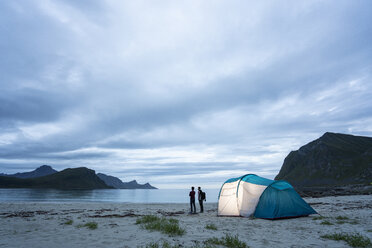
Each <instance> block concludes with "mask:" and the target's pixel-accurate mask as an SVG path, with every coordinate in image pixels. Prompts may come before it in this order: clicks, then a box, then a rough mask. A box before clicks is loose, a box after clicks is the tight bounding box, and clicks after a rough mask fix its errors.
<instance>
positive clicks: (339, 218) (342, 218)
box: [336, 215, 349, 220]
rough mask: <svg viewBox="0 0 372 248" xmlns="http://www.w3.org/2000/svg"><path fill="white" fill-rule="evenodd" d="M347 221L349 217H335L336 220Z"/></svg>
mask: <svg viewBox="0 0 372 248" xmlns="http://www.w3.org/2000/svg"><path fill="white" fill-rule="evenodd" d="M348 219H349V217H346V216H341V215H339V216H337V217H336V220H348Z"/></svg>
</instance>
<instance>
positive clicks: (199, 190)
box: [198, 187, 206, 213]
mask: <svg viewBox="0 0 372 248" xmlns="http://www.w3.org/2000/svg"><path fill="white" fill-rule="evenodd" d="M198 200H199V205H200V213H203V212H204V207H203V201H206V197H205V192H203V191H202V190H201V188H200V187H198Z"/></svg>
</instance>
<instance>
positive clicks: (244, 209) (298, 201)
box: [218, 174, 317, 219]
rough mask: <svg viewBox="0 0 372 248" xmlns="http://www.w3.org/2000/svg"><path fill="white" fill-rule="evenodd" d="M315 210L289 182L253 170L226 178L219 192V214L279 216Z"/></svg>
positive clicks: (294, 215) (262, 216) (284, 216)
mask: <svg viewBox="0 0 372 248" xmlns="http://www.w3.org/2000/svg"><path fill="white" fill-rule="evenodd" d="M316 213H317V212H316V211H315V210H314V209H313V208H312V207H310V205H309V204H307V203H306V202H305V201H304V200H303V199H302V198H301V196H300V195H299V194H298V193H297V192H296V191H295V190H294V189H293V187H292V185H290V184H289V183H288V182H286V181H274V180H270V179H266V178H263V177H259V176H257V175H254V174H247V175H244V176H242V177H238V178H231V179H229V180H227V181H226V182H225V183H224V184H223V185H222V187H221V190H220V193H219V196H218V215H219V216H243V217H249V216H252V215H253V216H254V217H256V218H263V219H281V218H293V217H300V216H308V215H309V214H316Z"/></svg>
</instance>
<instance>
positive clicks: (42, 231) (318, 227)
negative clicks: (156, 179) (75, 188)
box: [0, 195, 372, 248]
mask: <svg viewBox="0 0 372 248" xmlns="http://www.w3.org/2000/svg"><path fill="white" fill-rule="evenodd" d="M305 200H306V201H307V202H309V203H311V204H312V206H313V207H314V209H315V210H317V211H318V212H319V213H320V214H321V215H323V216H327V217H330V218H328V219H326V220H328V221H329V222H331V223H334V225H322V224H320V223H321V222H322V221H324V220H313V218H312V217H305V218H296V219H288V220H278V221H269V220H262V219H249V218H239V217H230V218H228V217H217V216H216V208H217V204H206V206H205V209H206V212H205V213H203V214H198V215H188V214H187V212H188V205H187V204H120V203H112V204H111V203H61V204H57V203H0V247H53V248H57V247H137V246H141V245H143V246H145V245H146V244H149V243H150V242H157V241H159V240H167V241H168V242H170V243H172V244H176V243H178V244H182V245H183V247H189V246H192V245H194V244H195V242H198V241H200V242H202V241H203V240H206V239H208V238H210V237H220V236H223V235H224V233H229V234H233V235H235V234H238V235H239V239H241V240H243V241H245V242H246V243H247V244H248V245H249V246H250V247H347V245H346V243H344V242H342V241H332V240H325V239H322V238H320V236H321V235H323V234H328V233H334V232H347V233H354V232H358V233H361V234H363V235H365V236H367V237H369V238H370V239H371V240H372V232H371V231H372V195H369V196H339V197H324V198H311V199H305ZM172 212H185V213H176V214H174V215H175V216H173V218H177V219H179V221H180V225H181V226H182V227H184V228H185V229H186V230H187V233H186V234H185V235H184V236H182V237H168V236H167V235H165V234H161V233H159V232H149V231H147V230H143V229H141V228H140V226H138V225H136V224H135V222H136V219H137V218H138V217H137V216H136V215H145V214H155V215H159V216H161V215H168V214H169V213H172ZM115 214H116V216H111V217H110V215H115ZM339 215H341V216H346V217H348V218H349V220H347V221H346V222H348V223H344V224H336V222H337V220H336V219H335V217H337V216H339ZM98 216H101V217H98ZM102 216H104V217H102ZM69 219H72V220H73V224H72V225H64V224H63V223H64V222H65V221H66V220H69ZM91 221H95V222H97V223H98V228H97V229H96V230H90V229H87V228H77V227H76V226H77V225H78V224H84V223H86V222H91ZM209 223H213V224H215V225H216V226H217V227H218V230H217V231H213V230H208V229H206V228H205V225H206V224H209ZM368 230H369V231H368Z"/></svg>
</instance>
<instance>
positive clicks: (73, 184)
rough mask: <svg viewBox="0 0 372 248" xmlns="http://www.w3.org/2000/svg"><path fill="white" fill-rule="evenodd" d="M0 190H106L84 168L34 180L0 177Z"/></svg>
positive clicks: (95, 176) (93, 174)
mask: <svg viewBox="0 0 372 248" xmlns="http://www.w3.org/2000/svg"><path fill="white" fill-rule="evenodd" d="M0 188H53V189H108V188H112V187H110V186H107V185H106V184H105V183H104V182H103V181H102V180H101V179H100V178H99V177H98V176H97V175H96V173H95V171H94V170H90V169H88V168H85V167H80V168H74V169H65V170H63V171H60V172H56V173H54V174H50V175H47V176H42V177H36V178H17V177H9V176H6V177H4V176H0Z"/></svg>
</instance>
